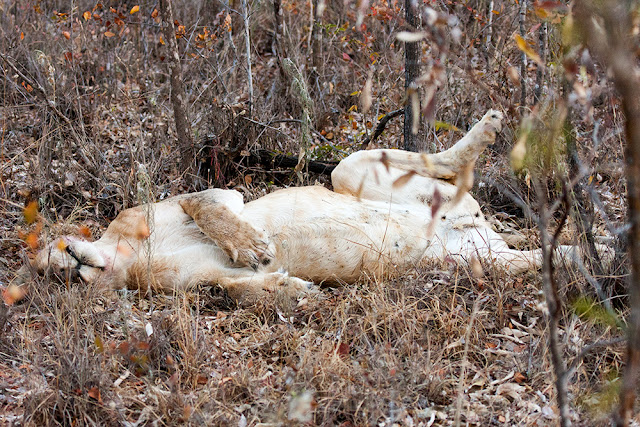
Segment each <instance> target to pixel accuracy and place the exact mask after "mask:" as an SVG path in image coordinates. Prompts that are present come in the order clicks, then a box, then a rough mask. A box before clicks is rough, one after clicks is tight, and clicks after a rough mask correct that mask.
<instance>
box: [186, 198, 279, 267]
mask: <svg viewBox="0 0 640 427" xmlns="http://www.w3.org/2000/svg"><path fill="white" fill-rule="evenodd" d="M180 206H182V209H183V210H184V212H185V213H186V214H187V215H189V216H190V217H191V218H193V220H194V222H195V223H196V225H197V226H198V228H200V230H201V231H202V232H203V233H204V234H205V235H206V236H207V237H209V238H210V239H211V240H213V241H214V242H215V243H216V245H218V247H220V249H222V250H223V251H224V252H225V253H226V254H227V255H228V256H229V258H230V259H231V261H232V262H233V263H234V264H235V265H236V266H250V267H251V268H253V269H254V270H255V269H257V268H258V266H259V265H260V263H268V262H269V261H270V260H271V259H272V258H273V254H272V251H271V249H270V248H269V242H268V238H267V235H266V233H265V232H264V231H262V230H258V229H256V228H255V227H253V226H252V225H251V224H249V223H248V222H246V221H244V220H243V219H242V218H240V217H239V216H238V215H236V214H235V213H234V212H233V211H232V210H231V209H230V208H229V207H227V206H225V205H224V204H223V203H219V202H216V201H215V200H211V199H208V198H205V197H202V196H199V195H194V196H192V197H186V198H184V199H183V200H180Z"/></svg>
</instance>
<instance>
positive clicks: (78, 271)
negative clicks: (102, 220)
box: [31, 236, 106, 282]
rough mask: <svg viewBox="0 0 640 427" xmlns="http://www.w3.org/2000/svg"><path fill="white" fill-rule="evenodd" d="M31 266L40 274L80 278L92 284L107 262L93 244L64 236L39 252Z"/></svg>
mask: <svg viewBox="0 0 640 427" xmlns="http://www.w3.org/2000/svg"><path fill="white" fill-rule="evenodd" d="M31 265H32V267H33V268H35V269H36V271H37V272H38V273H39V274H44V273H46V272H52V273H54V274H57V275H60V276H62V277H65V278H71V279H74V278H76V277H79V278H81V279H82V280H84V281H87V282H92V281H94V280H95V279H96V277H97V276H98V275H99V274H100V273H101V272H102V271H104V269H105V266H106V262H105V259H104V257H103V256H102V254H101V253H100V251H99V250H98V249H97V248H96V247H95V245H94V244H93V243H91V242H87V241H85V240H80V239H78V238H75V237H71V236H63V237H60V238H58V239H56V240H54V241H53V242H51V243H49V244H48V245H47V247H46V248H44V249H43V250H41V251H40V252H38V254H37V255H36V257H35V258H34V259H33V260H32V261H31Z"/></svg>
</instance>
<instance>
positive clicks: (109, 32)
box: [104, 31, 115, 37]
mask: <svg viewBox="0 0 640 427" xmlns="http://www.w3.org/2000/svg"><path fill="white" fill-rule="evenodd" d="M104 36H105V37H113V36H115V34H113V33H112V32H111V31H107V32H106V33H104Z"/></svg>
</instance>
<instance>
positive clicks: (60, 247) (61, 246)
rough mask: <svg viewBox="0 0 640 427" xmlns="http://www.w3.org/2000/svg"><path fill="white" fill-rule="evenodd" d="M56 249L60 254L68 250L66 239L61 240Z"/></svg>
mask: <svg viewBox="0 0 640 427" xmlns="http://www.w3.org/2000/svg"><path fill="white" fill-rule="evenodd" d="M56 247H57V248H58V250H59V251H60V252H64V251H65V250H66V249H67V242H65V241H64V239H60V240H58V244H57V245H56Z"/></svg>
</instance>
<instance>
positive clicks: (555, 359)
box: [536, 183, 569, 427]
mask: <svg viewBox="0 0 640 427" xmlns="http://www.w3.org/2000/svg"><path fill="white" fill-rule="evenodd" d="M536 190H537V193H538V195H539V196H540V209H539V210H540V216H539V217H538V228H539V229H540V240H541V243H542V282H543V287H544V296H545V299H546V301H547V307H548V309H549V350H550V351H551V362H552V364H553V370H554V373H555V377H556V380H555V385H556V395H557V396H556V399H557V401H558V409H559V411H560V425H561V426H562V427H566V426H568V425H569V406H568V401H569V399H568V396H567V383H566V378H567V376H566V369H565V366H564V360H563V358H562V350H561V348H560V336H559V334H558V324H559V323H560V315H561V312H562V306H561V302H560V294H559V292H558V283H557V282H556V279H555V274H554V273H555V271H554V270H555V269H554V265H553V253H554V251H555V248H556V245H557V242H558V238H559V237H560V233H561V232H562V228H563V227H564V225H565V223H566V220H567V217H568V215H569V196H568V194H567V188H566V184H564V183H563V192H562V200H563V204H564V211H563V213H562V218H561V220H560V223H559V224H558V227H557V228H556V230H555V232H554V233H553V236H549V232H548V231H547V224H548V223H549V218H550V216H551V215H552V212H551V211H549V209H548V208H547V206H546V197H545V196H544V194H545V193H544V191H543V190H542V189H541V188H540V185H537V186H536Z"/></svg>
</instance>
